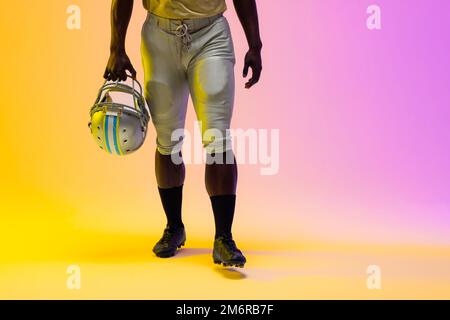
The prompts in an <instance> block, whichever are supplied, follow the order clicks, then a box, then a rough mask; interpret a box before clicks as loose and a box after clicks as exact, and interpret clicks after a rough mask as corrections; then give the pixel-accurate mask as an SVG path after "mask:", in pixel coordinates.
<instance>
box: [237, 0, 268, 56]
mask: <svg viewBox="0 0 450 320" xmlns="http://www.w3.org/2000/svg"><path fill="white" fill-rule="evenodd" d="M233 3H234V7H235V9H236V13H237V15H238V17H239V20H240V21H241V24H242V27H243V28H244V32H245V36H246V37H247V42H248V45H249V47H250V48H251V49H261V47H262V42H261V37H260V34H259V22H258V10H257V8H256V2H255V0H233Z"/></svg>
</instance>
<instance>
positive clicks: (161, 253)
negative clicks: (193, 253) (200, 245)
mask: <svg viewBox="0 0 450 320" xmlns="http://www.w3.org/2000/svg"><path fill="white" fill-rule="evenodd" d="M185 242H186V232H185V231H184V227H181V228H177V229H171V228H169V227H166V228H165V229H164V233H163V236H162V238H161V239H160V240H159V241H158V242H157V243H156V244H155V246H154V247H153V252H154V253H155V254H156V255H157V256H158V257H160V258H169V257H173V256H174V255H175V252H176V251H177V249H178V248H181V247H182V246H184V243H185Z"/></svg>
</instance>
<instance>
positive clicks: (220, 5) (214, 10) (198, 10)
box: [143, 0, 227, 19]
mask: <svg viewBox="0 0 450 320" xmlns="http://www.w3.org/2000/svg"><path fill="white" fill-rule="evenodd" d="M143 2H144V7H145V9H147V10H148V11H150V12H151V13H153V14H155V15H157V16H160V17H163V18H169V19H195V18H205V17H211V16H214V15H216V14H218V13H223V12H224V11H225V10H227V5H226V3H225V0H143Z"/></svg>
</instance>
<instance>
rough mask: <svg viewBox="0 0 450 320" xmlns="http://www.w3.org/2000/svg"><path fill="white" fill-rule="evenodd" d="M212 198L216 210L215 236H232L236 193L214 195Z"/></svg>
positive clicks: (214, 210)
mask: <svg viewBox="0 0 450 320" xmlns="http://www.w3.org/2000/svg"><path fill="white" fill-rule="evenodd" d="M210 198H211V204H212V208H213V212H214V222H215V224H216V236H215V238H216V239H217V238H218V237H220V236H229V237H231V225H232V224H233V217H234V207H235V205H236V195H234V194H226V195H220V196H212V197H210Z"/></svg>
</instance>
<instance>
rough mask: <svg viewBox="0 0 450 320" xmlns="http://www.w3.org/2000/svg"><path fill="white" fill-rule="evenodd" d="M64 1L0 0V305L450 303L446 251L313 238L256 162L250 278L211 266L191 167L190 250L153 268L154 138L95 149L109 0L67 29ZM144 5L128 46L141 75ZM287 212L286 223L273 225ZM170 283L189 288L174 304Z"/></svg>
mask: <svg viewBox="0 0 450 320" xmlns="http://www.w3.org/2000/svg"><path fill="white" fill-rule="evenodd" d="M70 4H73V3H72V2H71V1H61V0H44V1H37V0H29V1H3V0H2V1H1V2H0V37H1V39H2V49H1V59H0V69H1V71H2V77H1V79H0V90H1V92H0V93H1V94H0V96H1V104H2V105H1V108H0V112H1V114H0V134H1V135H0V137H1V139H2V143H1V159H0V177H1V183H0V188H1V190H0V215H1V216H0V217H1V224H0V262H1V267H0V298H27V299H28V298H69V299H71V298H74V299H77V298H163V299H165V298H352V297H353V298H355V297H356V298H395V297H405V298H412V297H425V298H433V297H434V298H442V297H447V298H448V297H449V292H450V290H449V277H448V276H449V271H448V270H450V268H448V267H449V266H450V257H449V254H448V252H447V250H446V249H447V248H445V247H442V248H441V247H427V246H423V247H420V246H418V245H411V246H407V245H395V246H388V245H386V244H370V241H369V243H368V244H367V243H366V244H359V243H350V242H345V241H343V242H342V243H334V242H327V239H326V238H325V240H320V239H317V238H314V237H310V236H309V235H310V234H309V233H308V232H311V231H308V230H305V227H304V225H303V224H302V223H300V222H299V221H296V220H295V208H293V205H292V204H290V202H289V196H288V195H289V193H287V195H285V196H283V195H280V194H278V195H275V196H273V193H272V191H273V190H272V187H273V185H275V184H274V183H275V182H276V183H279V182H280V180H273V179H280V178H276V177H275V178H272V180H271V179H270V178H267V177H263V176H260V175H259V171H258V168H254V167H251V166H243V169H242V170H243V172H245V174H241V177H240V185H239V188H240V189H239V198H238V205H237V212H238V213H239V214H237V215H236V221H235V229H234V235H235V237H236V239H238V243H239V244H240V246H241V248H242V249H243V250H244V252H245V253H246V254H247V257H248V258H249V263H248V265H247V269H244V271H236V270H226V269H221V268H217V267H215V266H214V265H213V264H212V261H211V260H212V259H211V257H210V253H211V246H212V237H213V219H212V214H211V211H210V203H209V199H208V197H207V194H206V191H204V187H203V167H202V166H199V165H197V166H188V173H187V181H186V185H185V196H184V199H185V200H184V216H185V224H186V226H187V228H188V242H187V246H188V248H187V249H183V250H182V251H181V253H180V254H179V255H178V256H177V257H176V258H175V259H172V260H160V259H156V258H155V257H154V256H153V254H152V253H151V248H152V246H153V244H154V242H155V241H156V240H157V239H158V237H159V236H160V233H161V231H162V228H163V226H164V215H163V213H162V210H161V206H160V203H159V197H158V194H157V190H156V182H155V178H154V174H153V152H154V147H155V143H154V137H155V135H154V132H153V129H151V131H150V132H149V137H148V140H147V143H146V145H145V146H144V147H143V149H141V150H140V151H139V152H138V153H136V154H134V155H132V156H129V157H126V158H118V157H111V156H110V155H108V154H106V153H104V152H101V151H100V150H98V148H97V146H96V145H95V143H94V142H93V141H92V140H91V139H92V138H91V137H90V135H89V130H88V127H87V122H88V111H89V108H90V105H91V104H92V102H93V100H94V99H95V94H96V91H97V89H98V87H99V86H100V85H101V83H102V79H101V75H102V74H103V71H104V67H105V64H106V61H107V58H108V50H107V48H108V47H109V14H108V12H109V6H110V2H109V1H87V0H82V1H81V0H80V1H76V3H75V4H77V5H79V6H80V7H81V8H82V22H81V30H73V31H71V30H68V29H67V28H66V19H67V16H68V15H67V14H66V9H67V7H68V6H69V5H70ZM139 5H140V3H139V1H136V8H135V10H134V15H133V18H132V23H131V25H130V29H129V36H128V38H127V42H128V53H129V55H130V57H131V59H132V61H133V62H134V64H135V67H136V68H137V69H138V77H139V78H140V79H142V70H141V66H140V54H139V33H140V27H141V24H142V22H143V20H144V18H145V11H144V10H143V9H142V8H140V7H138V6H139ZM229 8H232V5H229ZM236 23H237V22H236V18H235V17H234V18H233V25H234V26H236V25H237V24H236ZM235 30H238V29H235ZM238 32H240V33H239V34H237V35H236V41H237V42H240V43H242V40H243V39H244V38H243V35H242V30H240V31H238ZM237 52H238V54H239V55H242V49H240V48H238V50H237ZM241 60H242V59H239V62H238V66H237V67H238V68H239V69H240V68H241V67H242V61H241ZM238 74H239V72H238ZM238 85H240V86H242V85H243V80H242V79H241V80H240V81H239V82H238ZM256 90H258V89H256ZM256 92H258V91H256ZM247 99H250V98H247ZM190 110H191V111H190V113H191V114H190V118H189V119H191V120H192V119H193V117H192V108H190ZM189 123H190V122H189V120H188V126H189V125H190V126H192V124H189ZM250 125H251V124H250ZM255 195H257V196H255ZM262 199H264V200H265V203H262ZM283 212H291V214H292V215H290V216H288V217H289V218H286V217H284V218H281V217H282V214H283ZM256 215H258V217H257V219H255V216H256ZM277 216H280V219H277V218H276V217H277ZM255 221H257V222H256V223H255ZM72 264H75V265H79V266H80V267H81V275H82V287H81V290H75V291H71V290H68V289H67V287H66V280H67V274H66V269H67V267H68V266H69V265H72ZM371 264H379V265H381V266H382V270H383V281H384V282H383V290H381V291H370V290H368V289H367V288H366V284H365V283H366V277H367V275H366V268H367V266H368V265H371ZM234 280H236V281H234ZM175 283H177V284H178V285H180V286H182V287H184V288H185V290H177V293H175V294H174V293H173V287H174V284H175Z"/></svg>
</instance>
